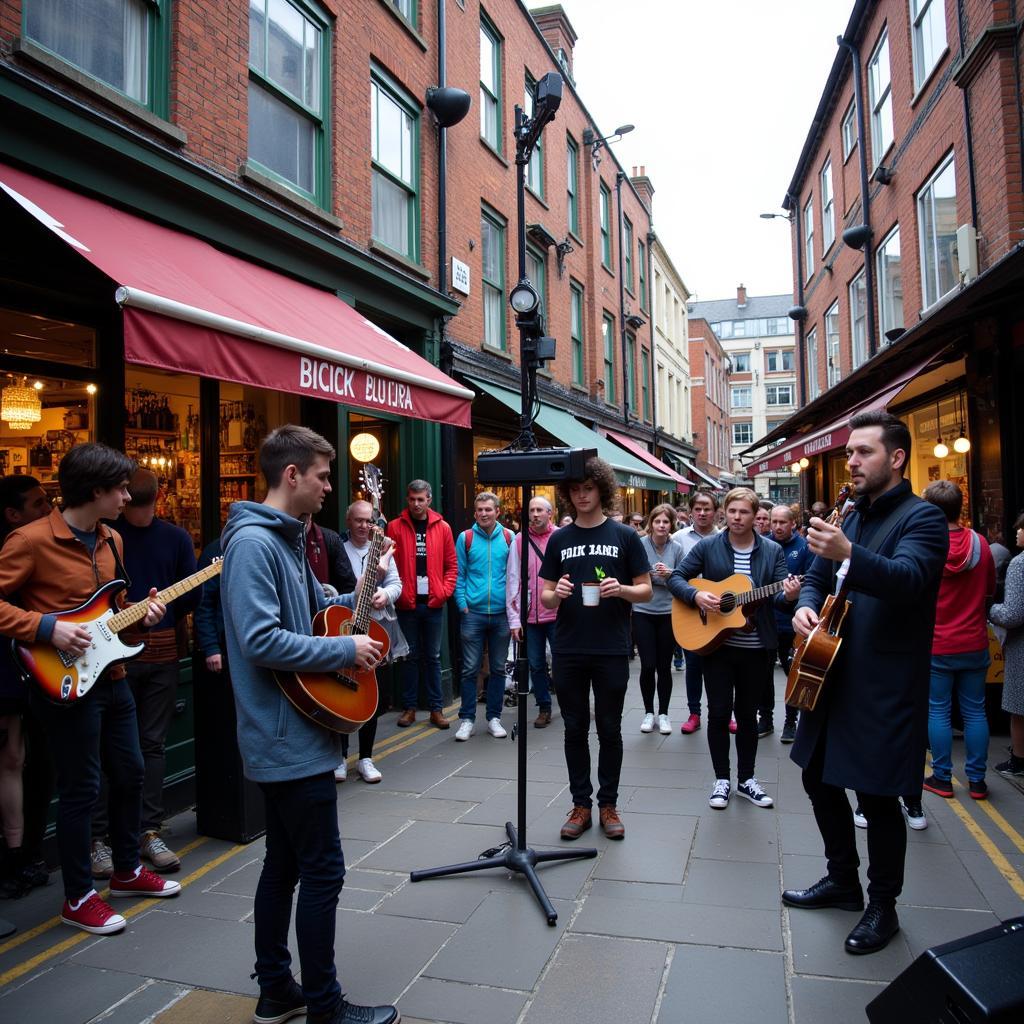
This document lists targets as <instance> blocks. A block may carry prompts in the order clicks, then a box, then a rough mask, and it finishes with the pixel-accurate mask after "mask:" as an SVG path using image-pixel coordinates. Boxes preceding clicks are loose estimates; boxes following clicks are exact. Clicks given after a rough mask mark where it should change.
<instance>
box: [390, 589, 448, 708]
mask: <svg viewBox="0 0 1024 1024" xmlns="http://www.w3.org/2000/svg"><path fill="white" fill-rule="evenodd" d="M443 613H444V608H428V607H427V606H426V605H425V604H418V605H416V607H415V608H414V609H413V610H412V611H399V612H398V625H399V626H400V627H401V630H402V632H403V633H404V634H405V639H406V640H407V641H408V643H409V657H408V658H406V660H405V661H404V662H403V663H402V702H403V706H404V707H407V708H414V707H417V705H418V704H419V695H420V680H422V681H423V685H424V687H425V688H426V691H427V706H428V709H429V710H430V711H440V710H441V616H442V614H443Z"/></svg>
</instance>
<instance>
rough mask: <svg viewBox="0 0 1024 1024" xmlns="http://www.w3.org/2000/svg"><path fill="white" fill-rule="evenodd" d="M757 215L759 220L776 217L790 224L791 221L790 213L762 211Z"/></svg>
mask: <svg viewBox="0 0 1024 1024" xmlns="http://www.w3.org/2000/svg"><path fill="white" fill-rule="evenodd" d="M759 216H760V218H761V220H774V219H775V218H776V217H778V218H779V220H788V221H789V222H790V223H791V224H792V223H793V214H792V213H762V214H759Z"/></svg>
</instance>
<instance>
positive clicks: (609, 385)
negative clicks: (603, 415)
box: [601, 313, 615, 405]
mask: <svg viewBox="0 0 1024 1024" xmlns="http://www.w3.org/2000/svg"><path fill="white" fill-rule="evenodd" d="M601 336H602V338H603V340H604V400H605V401H606V402H608V404H609V405H614V404H615V318H614V317H613V316H612V315H611V313H605V314H604V315H603V316H602V317H601Z"/></svg>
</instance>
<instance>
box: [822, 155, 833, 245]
mask: <svg viewBox="0 0 1024 1024" xmlns="http://www.w3.org/2000/svg"><path fill="white" fill-rule="evenodd" d="M835 238H836V211H835V196H834V195H833V193H832V161H831V159H829V160H826V161H825V166H824V167H823V168H822V169H821V251H822V252H827V251H828V247H829V246H830V245H831V244H832V243H833V242H834V241H835Z"/></svg>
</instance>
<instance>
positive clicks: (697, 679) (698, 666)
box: [683, 651, 704, 717]
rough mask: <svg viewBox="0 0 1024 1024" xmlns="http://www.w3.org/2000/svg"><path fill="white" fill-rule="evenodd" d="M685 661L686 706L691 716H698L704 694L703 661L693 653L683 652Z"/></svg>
mask: <svg viewBox="0 0 1024 1024" xmlns="http://www.w3.org/2000/svg"><path fill="white" fill-rule="evenodd" d="M683 657H684V659H685V660H686V706H687V707H688V708H689V709H690V714H691V715H697V716H698V717H699V716H700V701H701V697H702V696H703V694H704V659H703V658H702V657H701V656H700V655H699V654H695V653H694V652H693V651H683Z"/></svg>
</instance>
